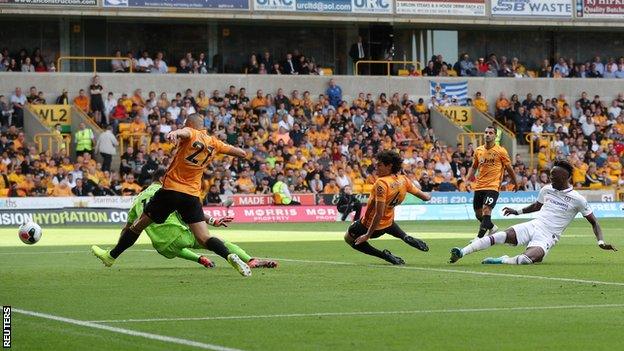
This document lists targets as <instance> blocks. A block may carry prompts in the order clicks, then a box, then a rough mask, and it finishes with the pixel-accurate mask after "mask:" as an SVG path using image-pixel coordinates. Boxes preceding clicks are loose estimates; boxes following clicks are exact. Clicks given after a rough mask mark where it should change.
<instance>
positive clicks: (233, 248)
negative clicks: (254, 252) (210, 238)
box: [224, 241, 251, 263]
mask: <svg viewBox="0 0 624 351" xmlns="http://www.w3.org/2000/svg"><path fill="white" fill-rule="evenodd" d="M224 244H225V247H227V249H228V250H230V253H233V254H237V255H238V257H240V259H241V260H243V261H244V262H245V263H247V262H249V260H251V256H249V254H247V252H245V250H243V249H241V248H240V247H239V246H238V245H236V244H232V243H231V242H229V241H225V242H224Z"/></svg>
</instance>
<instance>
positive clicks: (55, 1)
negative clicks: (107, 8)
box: [0, 0, 98, 7]
mask: <svg viewBox="0 0 624 351" xmlns="http://www.w3.org/2000/svg"><path fill="white" fill-rule="evenodd" d="M4 4H10V5H21V6H26V7H28V6H39V5H50V6H67V7H76V6H78V7H81V6H97V4H98V2H97V0H0V5H4Z"/></svg>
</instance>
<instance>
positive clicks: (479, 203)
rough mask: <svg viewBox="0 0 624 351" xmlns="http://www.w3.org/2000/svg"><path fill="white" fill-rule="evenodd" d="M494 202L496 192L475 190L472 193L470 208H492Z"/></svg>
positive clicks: (496, 197) (496, 195) (496, 198)
mask: <svg viewBox="0 0 624 351" xmlns="http://www.w3.org/2000/svg"><path fill="white" fill-rule="evenodd" d="M496 200H498V191H494V190H477V191H475V193H474V199H473V200H472V208H473V209H474V210H475V212H476V211H477V210H480V209H482V208H483V206H488V207H489V208H494V206H496Z"/></svg>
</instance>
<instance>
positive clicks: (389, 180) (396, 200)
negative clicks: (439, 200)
mask: <svg viewBox="0 0 624 351" xmlns="http://www.w3.org/2000/svg"><path fill="white" fill-rule="evenodd" d="M416 191H417V188H416V186H415V185H414V184H413V183H412V182H411V181H410V179H409V178H407V177H406V176H405V175H402V174H401V175H395V174H393V175H389V176H385V177H381V178H379V179H377V180H376V181H375V184H373V191H372V192H371V195H370V197H369V198H368V204H367V205H366V206H367V207H366V213H365V214H364V218H363V219H362V224H364V226H365V227H367V228H369V227H370V225H371V224H372V221H373V216H374V215H375V208H374V206H373V204H374V203H375V201H377V202H381V203H382V206H384V212H383V216H382V217H381V221H380V222H379V224H378V225H377V228H375V230H379V229H384V228H388V227H389V226H391V225H392V222H394V207H396V206H397V205H399V204H400V203H401V202H403V200H404V199H405V194H406V193H408V192H416Z"/></svg>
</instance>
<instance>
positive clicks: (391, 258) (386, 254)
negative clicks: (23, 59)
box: [344, 232, 405, 265]
mask: <svg viewBox="0 0 624 351" xmlns="http://www.w3.org/2000/svg"><path fill="white" fill-rule="evenodd" d="M344 239H345V242H346V243H347V244H349V246H351V248H353V249H355V250H357V251H359V252H361V253H364V254H367V255H370V256H375V257H379V258H381V259H382V260H384V261H388V262H390V263H392V264H394V265H403V264H405V261H403V259H402V258H401V257H399V256H395V255H393V254H392V253H391V252H390V251H388V250H383V251H380V250H378V249H376V248H375V247H373V246H372V245H371V244H369V243H368V241H365V242H363V243H361V244H359V245H355V239H353V237H352V236H351V234H349V232H347V233H346V234H345V236H344Z"/></svg>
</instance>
